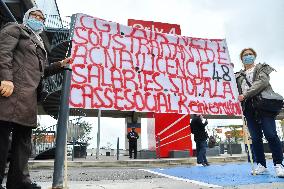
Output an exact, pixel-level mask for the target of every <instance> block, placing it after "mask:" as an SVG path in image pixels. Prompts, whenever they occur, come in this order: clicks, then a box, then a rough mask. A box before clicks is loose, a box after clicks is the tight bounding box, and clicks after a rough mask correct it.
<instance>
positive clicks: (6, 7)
mask: <svg viewBox="0 0 284 189" xmlns="http://www.w3.org/2000/svg"><path fill="white" fill-rule="evenodd" d="M0 3H1V5H2V6H3V7H4V9H5V10H6V11H7V13H8V15H9V16H10V18H11V19H12V20H13V22H17V20H16V19H15V17H14V16H13V14H12V13H11V11H10V9H9V7H8V6H7V5H6V3H4V2H3V0H0Z"/></svg>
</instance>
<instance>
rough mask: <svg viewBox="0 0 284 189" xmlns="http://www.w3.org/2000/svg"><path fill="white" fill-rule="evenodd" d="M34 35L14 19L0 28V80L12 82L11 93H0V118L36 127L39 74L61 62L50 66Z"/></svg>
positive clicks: (58, 66) (56, 68) (49, 71)
mask: <svg viewBox="0 0 284 189" xmlns="http://www.w3.org/2000/svg"><path fill="white" fill-rule="evenodd" d="M32 10H33V9H32ZM33 11H34V10H33ZM28 12H31V11H30V10H29V11H28ZM36 35H38V34H36V33H34V32H33V31H31V29H30V28H28V27H26V26H25V25H24V24H17V23H8V24H7V25H6V26H4V28H2V29H1V31H0V81H4V80H6V81H12V82H13V84H14V91H13V93H12V95H11V96H9V97H3V96H1V95H0V120H1V121H8V122H13V123H17V124H20V125H23V126H30V127H36V126H37V87H38V86H39V82H40V80H41V77H43V76H44V77H47V76H50V75H53V74H56V73H58V72H60V71H62V70H63V68H61V64H60V62H56V63H54V64H51V65H50V66H49V64H48V62H47V54H46V51H45V48H44V46H43V43H42V41H40V38H39V36H36Z"/></svg>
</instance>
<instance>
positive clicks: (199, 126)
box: [190, 115, 209, 166]
mask: <svg viewBox="0 0 284 189" xmlns="http://www.w3.org/2000/svg"><path fill="white" fill-rule="evenodd" d="M202 121H203V117H202V115H193V117H192V120H191V122H190V127H191V132H192V133H193V134H194V141H195V143H196V157H197V165H201V166H202V165H203V166H208V165H209V164H208V161H207V158H206V146H207V138H208V134H207V132H206V130H205V126H206V125H207V124H208V121H207V119H206V121H205V122H204V123H203V122H202Z"/></svg>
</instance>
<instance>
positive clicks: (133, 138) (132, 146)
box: [127, 127, 139, 159]
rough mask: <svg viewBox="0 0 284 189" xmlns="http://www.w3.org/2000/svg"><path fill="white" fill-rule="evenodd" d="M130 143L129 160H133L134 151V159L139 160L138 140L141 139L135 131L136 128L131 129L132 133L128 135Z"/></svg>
mask: <svg viewBox="0 0 284 189" xmlns="http://www.w3.org/2000/svg"><path fill="white" fill-rule="evenodd" d="M127 138H128V141H129V158H132V151H134V159H136V158H137V139H138V138H139V135H138V133H137V132H136V131H135V127H132V128H131V131H130V132H129V133H128V134H127Z"/></svg>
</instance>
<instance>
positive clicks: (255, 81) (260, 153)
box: [236, 48, 284, 177]
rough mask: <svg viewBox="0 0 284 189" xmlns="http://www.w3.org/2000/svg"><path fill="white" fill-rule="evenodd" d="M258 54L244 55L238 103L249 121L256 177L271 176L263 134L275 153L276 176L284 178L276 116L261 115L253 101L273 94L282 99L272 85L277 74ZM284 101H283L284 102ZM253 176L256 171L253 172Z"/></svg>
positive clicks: (238, 77) (247, 51) (238, 75)
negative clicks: (267, 174) (274, 74)
mask: <svg viewBox="0 0 284 189" xmlns="http://www.w3.org/2000/svg"><path fill="white" fill-rule="evenodd" d="M256 56H257V54H256V52H255V50H254V49H252V48H246V49H243V50H242V51H241V53H240V59H241V60H242V63H243V66H244V70H240V71H239V72H238V73H236V80H237V86H238V90H239V94H240V95H239V96H238V99H239V101H240V102H242V106H243V114H244V116H245V118H246V120H247V125H248V129H249V132H250V135H251V138H252V146H253V148H252V149H253V153H254V155H255V161H256V163H257V164H258V166H257V168H256V169H255V171H254V173H255V174H257V175H260V174H265V173H268V170H267V168H266V159H265V155H264V149H263V134H264V136H265V138H266V140H267V141H268V144H269V147H270V149H271V152H272V158H273V163H274V167H275V172H276V176H278V177H284V166H283V152H282V145H281V142H280V140H279V137H278V135H277V131H276V123H275V117H276V116H275V115H272V114H271V113H270V112H264V111H259V110H257V109H256V108H255V103H254V102H253V100H252V98H253V97H254V96H256V95H258V94H259V93H261V94H269V95H270V96H271V97H272V98H271V99H274V98H275V99H277V98H279V99H280V98H282V97H281V96H280V95H279V94H277V93H275V92H274V91H273V89H272V87H271V85H270V83H269V80H270V77H269V74H270V73H271V72H272V71H274V69H273V68H272V67H270V66H269V65H267V64H261V63H259V64H256V63H255V59H256ZM282 99H283V98H282ZM252 174H253V171H252Z"/></svg>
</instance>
